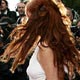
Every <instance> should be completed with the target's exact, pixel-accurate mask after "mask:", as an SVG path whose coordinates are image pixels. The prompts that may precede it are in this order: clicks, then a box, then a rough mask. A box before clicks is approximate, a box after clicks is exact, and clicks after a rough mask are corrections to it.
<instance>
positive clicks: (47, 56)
mask: <svg viewBox="0 0 80 80" xmlns="http://www.w3.org/2000/svg"><path fill="white" fill-rule="evenodd" d="M39 48H40V49H39V54H38V60H39V62H40V64H41V66H42V68H43V69H44V71H45V74H46V77H47V80H57V68H56V66H54V53H53V51H52V49H51V48H50V47H43V46H42V45H40V46H39ZM54 72H55V73H54Z"/></svg>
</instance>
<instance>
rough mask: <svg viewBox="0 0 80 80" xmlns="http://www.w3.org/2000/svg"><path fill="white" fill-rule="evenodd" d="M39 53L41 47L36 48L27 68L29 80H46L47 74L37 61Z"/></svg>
mask: <svg viewBox="0 0 80 80" xmlns="http://www.w3.org/2000/svg"><path fill="white" fill-rule="evenodd" d="M38 51H39V47H36V49H35V51H34V53H33V55H32V57H31V59H30V62H29V66H28V68H27V74H28V76H29V80H46V76H45V72H44V70H43V68H42V67H41V65H40V63H39V61H38V59H37V54H38Z"/></svg>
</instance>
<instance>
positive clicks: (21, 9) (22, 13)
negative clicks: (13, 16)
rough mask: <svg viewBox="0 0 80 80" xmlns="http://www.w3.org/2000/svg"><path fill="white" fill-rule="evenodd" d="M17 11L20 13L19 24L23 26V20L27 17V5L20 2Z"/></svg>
mask: <svg viewBox="0 0 80 80" xmlns="http://www.w3.org/2000/svg"><path fill="white" fill-rule="evenodd" d="M16 11H17V12H18V15H19V16H17V17H18V19H17V24H21V23H22V19H23V18H24V17H25V3H24V2H20V3H18V4H17V9H16Z"/></svg>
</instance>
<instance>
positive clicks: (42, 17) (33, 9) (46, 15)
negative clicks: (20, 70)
mask: <svg viewBox="0 0 80 80" xmlns="http://www.w3.org/2000/svg"><path fill="white" fill-rule="evenodd" d="M26 12H27V13H30V14H31V15H30V16H29V20H28V21H27V23H26V24H25V25H24V26H23V25H20V26H18V27H16V28H15V29H14V30H13V32H12V34H11V36H13V38H15V37H16V39H14V40H12V42H11V43H10V45H9V46H8V47H7V49H6V50H5V52H4V55H6V57H7V58H6V59H8V60H9V59H10V58H11V56H12V55H14V56H15V57H14V58H15V59H14V62H13V65H12V68H11V70H13V71H14V70H15V69H16V67H17V65H18V63H22V62H24V61H25V58H26V56H27V55H28V53H29V51H30V50H32V49H33V47H34V44H35V43H36V45H37V44H38V43H41V44H42V46H44V47H45V45H44V44H43V42H46V43H47V45H48V46H49V47H50V48H51V49H52V50H53V55H54V58H55V59H54V61H55V63H57V68H58V74H59V79H60V80H64V65H66V66H67V67H68V69H69V68H71V67H72V66H70V64H71V65H73V67H74V66H78V65H75V64H76V61H77V59H78V57H79V56H78V55H79V53H78V51H77V50H76V48H75V46H74V43H72V41H71V40H70V38H71V36H70V35H69V33H68V30H67V27H66V25H64V24H63V21H62V16H61V13H60V11H59V8H58V7H57V6H56V4H54V3H53V2H52V0H33V1H32V2H29V3H27V9H26ZM20 27H21V29H19V28H20ZM39 36H40V39H39V40H38V41H36V40H37V39H38V37H39ZM24 49H25V50H24ZM75 56H76V57H75ZM76 58H77V59H76ZM69 63H70V64H69ZM73 67H72V68H73ZM69 72H70V70H69Z"/></svg>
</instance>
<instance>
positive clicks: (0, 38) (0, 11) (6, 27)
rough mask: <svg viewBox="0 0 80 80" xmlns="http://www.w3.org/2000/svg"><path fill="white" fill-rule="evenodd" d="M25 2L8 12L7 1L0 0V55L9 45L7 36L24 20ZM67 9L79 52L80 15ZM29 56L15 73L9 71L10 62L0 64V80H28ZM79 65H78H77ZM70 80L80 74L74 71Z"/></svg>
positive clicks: (79, 77) (66, 79)
mask: <svg viewBox="0 0 80 80" xmlns="http://www.w3.org/2000/svg"><path fill="white" fill-rule="evenodd" d="M26 4H27V2H19V3H17V5H16V10H15V11H10V9H9V7H8V1H7V0H0V55H1V54H3V52H4V50H5V49H6V47H7V46H8V44H9V43H10V41H11V39H10V38H9V34H10V33H11V32H12V30H13V29H14V28H15V27H16V26H17V25H19V24H21V23H22V21H23V19H24V18H25V16H26V15H25V5H26ZM66 8H67V10H68V11H67V15H68V16H69V18H70V20H71V22H72V25H71V27H70V29H71V31H72V34H73V36H74V39H75V46H76V48H77V49H78V50H79V51H80V14H78V13H77V12H76V11H75V10H74V9H71V8H70V7H66ZM30 57H31V55H30V56H29V57H28V58H27V59H26V62H25V64H23V65H21V66H19V67H18V68H17V69H16V71H15V73H14V74H12V73H11V72H10V71H9V68H10V66H11V60H10V61H9V62H8V63H3V62H0V80H28V76H27V74H26V67H27V66H28V63H29V59H30ZM79 64H80V63H79ZM65 75H66V77H65V80H68V75H67V74H66V73H65ZM72 80H80V73H77V71H76V70H75V69H74V75H73V79H72Z"/></svg>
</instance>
